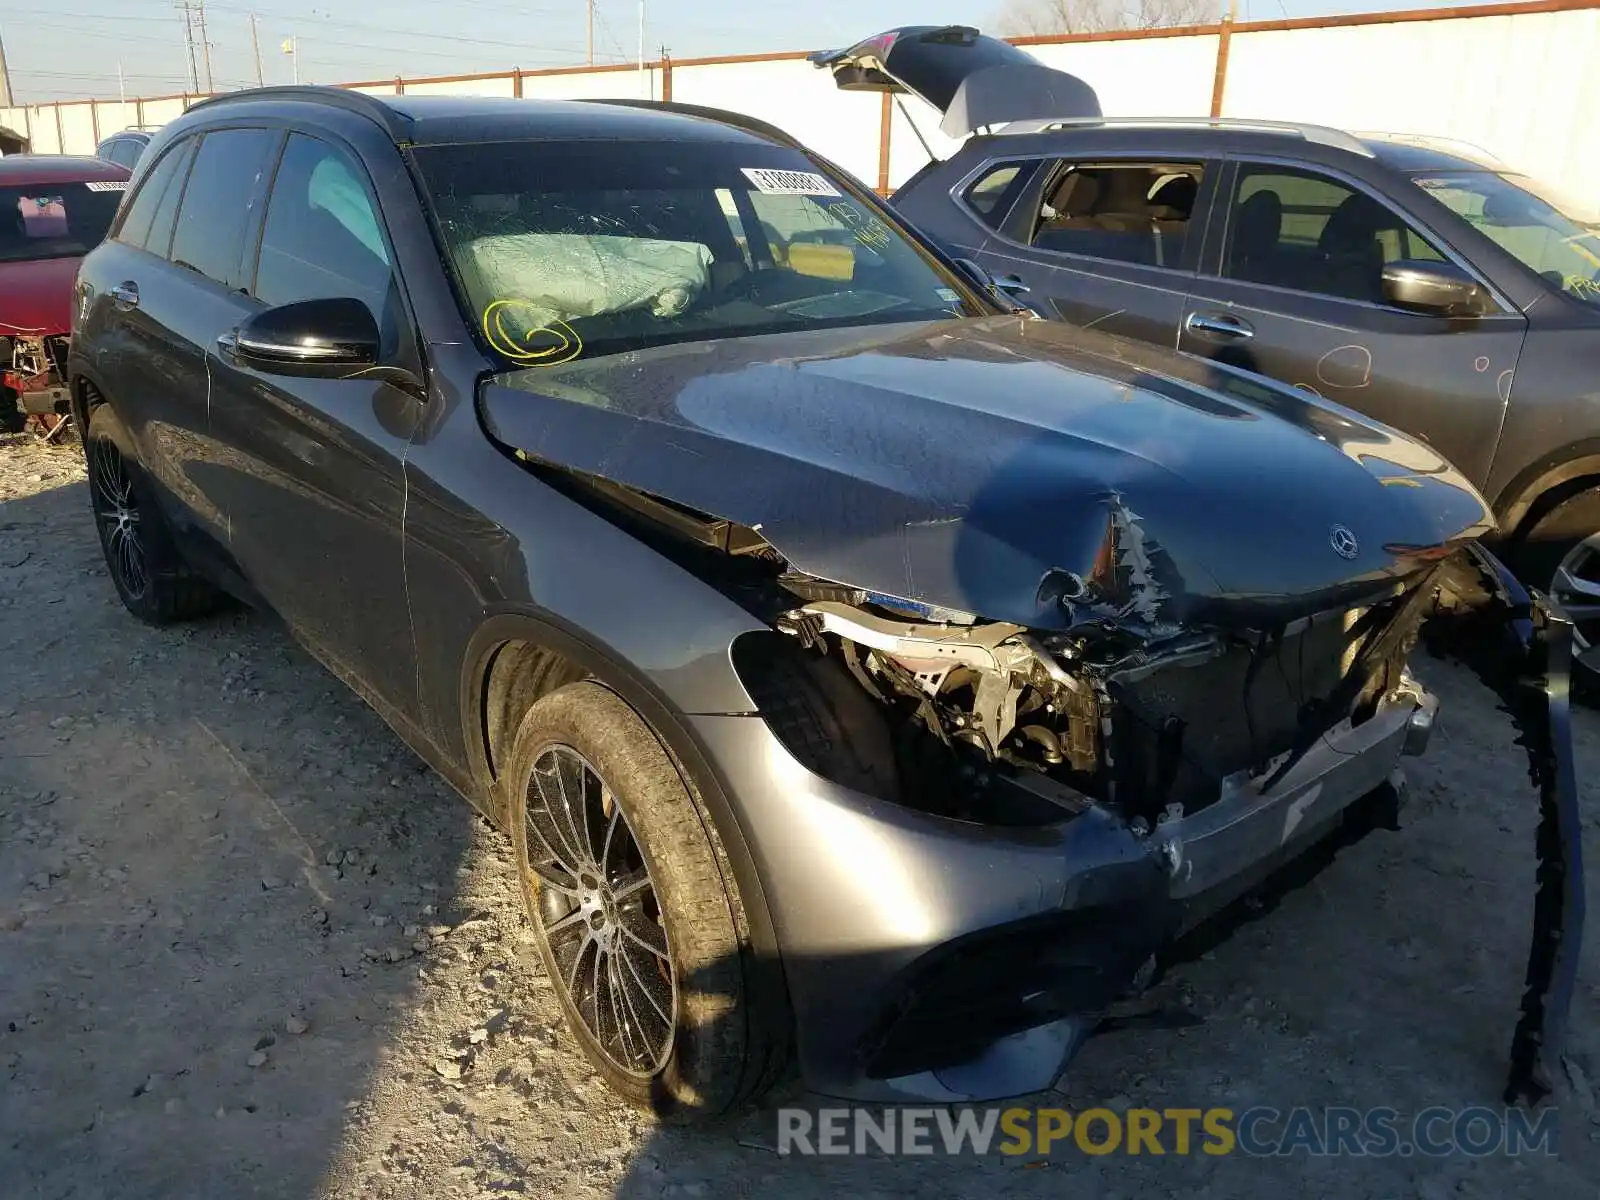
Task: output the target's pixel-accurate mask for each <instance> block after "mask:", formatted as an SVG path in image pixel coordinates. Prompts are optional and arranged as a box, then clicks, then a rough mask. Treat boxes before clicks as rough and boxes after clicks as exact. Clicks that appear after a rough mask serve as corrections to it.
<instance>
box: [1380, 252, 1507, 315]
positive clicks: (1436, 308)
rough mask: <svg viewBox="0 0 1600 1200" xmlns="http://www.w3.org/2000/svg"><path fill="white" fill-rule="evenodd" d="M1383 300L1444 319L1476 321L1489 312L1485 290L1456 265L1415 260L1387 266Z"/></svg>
mask: <svg viewBox="0 0 1600 1200" xmlns="http://www.w3.org/2000/svg"><path fill="white" fill-rule="evenodd" d="M1383 297H1384V299H1385V300H1387V301H1388V302H1389V303H1390V304H1393V305H1396V306H1398V307H1400V308H1409V309H1413V310H1415V311H1417V312H1425V313H1432V314H1434V315H1436V316H1441V317H1476V316H1481V315H1482V314H1484V313H1486V312H1488V311H1489V308H1490V305H1489V295H1488V293H1487V292H1485V291H1484V289H1483V286H1482V285H1481V284H1480V283H1478V281H1477V280H1476V279H1474V278H1472V276H1470V275H1468V274H1467V273H1466V272H1465V271H1463V270H1462V269H1461V268H1460V267H1458V266H1456V265H1455V264H1454V263H1450V262H1433V261H1424V260H1419V259H1414V258H1406V259H1401V260H1399V261H1398V262H1392V263H1386V264H1385V265H1384V268H1383Z"/></svg>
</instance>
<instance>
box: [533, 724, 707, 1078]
mask: <svg viewBox="0 0 1600 1200" xmlns="http://www.w3.org/2000/svg"><path fill="white" fill-rule="evenodd" d="M526 834H527V845H528V865H529V866H530V867H531V868H532V870H533V872H534V874H535V875H537V876H538V879H539V905H538V907H539V921H540V925H541V927H542V930H543V934H544V938H545V942H546V945H547V946H548V948H549V950H550V957H551V959H552V960H553V961H554V964H555V966H556V969H557V972H558V974H559V977H560V978H559V982H560V986H561V987H562V988H564V989H565V990H566V993H567V997H568V999H569V1000H570V1001H571V1004H572V1007H573V1008H574V1009H575V1010H576V1011H577V1013H578V1015H579V1017H580V1019H581V1020H582V1021H583V1024H584V1026H585V1028H586V1029H587V1031H588V1033H589V1035H590V1037H591V1038H592V1039H593V1041H594V1043H595V1044H596V1045H597V1046H598V1047H599V1049H600V1052H601V1053H602V1054H604V1055H605V1057H606V1059H607V1060H608V1061H609V1062H611V1063H612V1065H614V1066H615V1067H617V1068H618V1069H619V1070H621V1071H624V1072H626V1073H627V1074H629V1075H634V1076H637V1077H640V1078H649V1077H651V1076H653V1075H654V1074H656V1073H657V1072H658V1071H660V1070H661V1068H662V1067H663V1066H664V1065H665V1064H666V1061H667V1058H668V1056H669V1054H670V1052H671V1049H672V1042H673V1030H674V1028H675V1027H676V1020H677V1009H678V989H677V977H676V974H675V973H674V971H673V964H672V952H671V948H670V946H669V945H668V943H667V934H666V929H665V927H664V925H663V922H662V917H661V905H660V901H659V898H658V897H657V895H656V888H655V882H654V881H653V880H652V879H651V876H650V869H649V865H648V864H647V863H646V862H645V860H644V856H643V854H642V853H641V852H640V850H639V844H638V842H637V840H636V839H635V838H634V834H633V830H632V829H631V828H630V827H629V825H628V819H627V817H626V816H624V815H623V812H622V807H621V805H619V804H618V803H617V800H616V796H615V795H614V794H613V793H612V791H611V788H610V787H609V785H607V783H606V782H605V781H604V780H603V779H602V778H601V777H600V774H599V772H598V771H596V770H595V768H594V766H593V765H592V764H591V763H590V762H589V761H588V760H587V759H586V758H584V757H583V755H581V754H579V753H578V751H576V750H574V749H573V748H572V747H571V746H566V745H555V746H551V747H549V748H548V749H546V750H545V751H544V753H542V754H541V755H540V756H539V758H538V759H537V761H536V762H535V763H534V768H533V778H532V779H531V781H530V782H529V785H528V798H527V817H526Z"/></svg>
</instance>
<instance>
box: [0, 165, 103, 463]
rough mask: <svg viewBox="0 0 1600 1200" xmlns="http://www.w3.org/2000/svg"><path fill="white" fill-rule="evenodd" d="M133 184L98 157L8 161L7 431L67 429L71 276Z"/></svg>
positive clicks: (3, 403)
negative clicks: (31, 422)
mask: <svg viewBox="0 0 1600 1200" xmlns="http://www.w3.org/2000/svg"><path fill="white" fill-rule="evenodd" d="M127 186H128V170H127V168H125V167H119V166H117V165H116V164H115V163H108V162H102V161H101V160H99V159H96V158H69V157H66V156H56V155H34V154H19V155H9V156H7V157H4V158H0V430H4V431H7V432H15V431H17V430H20V429H21V428H22V427H23V426H24V424H25V423H26V422H27V420H28V418H29V417H36V418H38V420H39V422H40V423H41V424H42V425H44V426H45V428H46V429H47V430H48V431H49V432H50V433H52V434H53V433H54V432H55V431H56V430H57V429H59V428H60V425H61V423H62V421H63V419H64V416H65V414H66V412H67V411H68V408H67V393H66V386H65V374H64V372H65V368H66V363H67V336H68V334H69V333H71V331H72V285H73V281H74V280H75V279H76V278H77V274H78V264H79V262H81V261H82V259H83V256H84V255H85V254H87V253H89V251H91V250H93V249H94V248H95V247H96V246H98V245H99V244H100V243H101V241H103V240H104V239H105V236H106V230H107V229H109V228H110V227H111V219H112V217H114V216H116V213H117V205H118V204H120V203H121V202H122V194H123V191H124V190H125V189H126V188H127Z"/></svg>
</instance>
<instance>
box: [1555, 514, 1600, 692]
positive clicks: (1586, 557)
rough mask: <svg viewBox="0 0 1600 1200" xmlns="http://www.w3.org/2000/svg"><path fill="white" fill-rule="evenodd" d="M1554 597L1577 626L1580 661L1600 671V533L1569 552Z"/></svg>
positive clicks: (1575, 636) (1558, 569) (1576, 647)
mask: <svg viewBox="0 0 1600 1200" xmlns="http://www.w3.org/2000/svg"><path fill="white" fill-rule="evenodd" d="M1550 598H1551V599H1552V600H1554V601H1555V602H1556V603H1557V604H1559V605H1560V606H1561V610H1562V612H1564V613H1565V614H1566V616H1567V619H1568V620H1570V621H1571V622H1572V624H1573V647H1572V648H1573V651H1574V653H1575V654H1576V655H1577V657H1578V661H1579V662H1580V663H1581V664H1582V665H1583V666H1584V667H1586V668H1588V669H1589V670H1591V671H1600V533H1596V534H1593V535H1591V536H1590V537H1587V538H1585V539H1584V540H1583V541H1581V542H1579V543H1578V544H1577V545H1576V546H1574V547H1573V548H1572V549H1571V550H1569V551H1567V553H1566V555H1565V556H1564V557H1563V558H1562V560H1561V564H1560V565H1559V566H1558V567H1556V573H1555V578H1553V579H1552V580H1551V581H1550Z"/></svg>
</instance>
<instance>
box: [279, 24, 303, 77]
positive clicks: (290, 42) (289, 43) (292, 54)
mask: <svg viewBox="0 0 1600 1200" xmlns="http://www.w3.org/2000/svg"><path fill="white" fill-rule="evenodd" d="M283 52H284V53H285V54H287V55H288V56H289V61H290V62H291V63H293V64H294V81H295V82H296V83H299V82H300V38H299V36H298V35H295V34H290V35H289V36H288V37H286V38H284V39H283Z"/></svg>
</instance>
